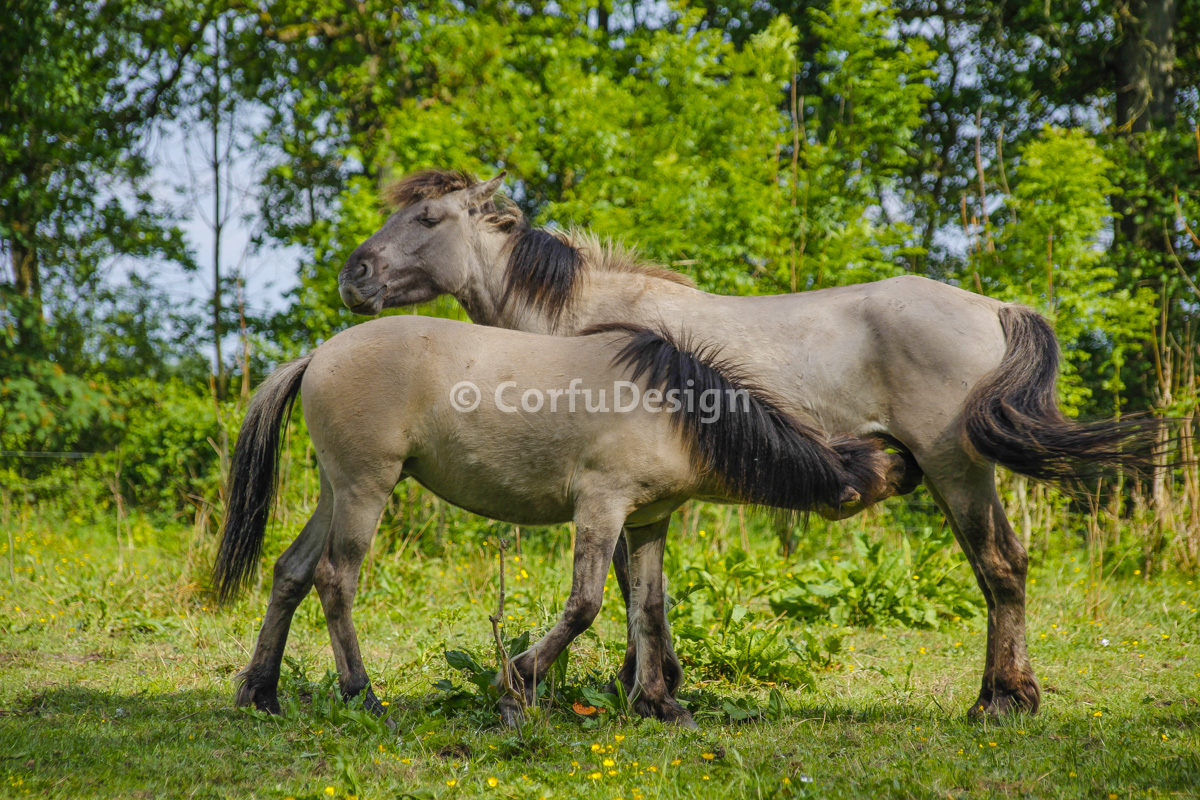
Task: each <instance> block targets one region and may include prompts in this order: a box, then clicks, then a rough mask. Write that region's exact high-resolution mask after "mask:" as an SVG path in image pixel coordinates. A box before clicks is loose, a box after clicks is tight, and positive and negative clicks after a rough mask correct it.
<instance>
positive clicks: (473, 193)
mask: <svg viewBox="0 0 1200 800" xmlns="http://www.w3.org/2000/svg"><path fill="white" fill-rule="evenodd" d="M507 174H508V170H504V171H502V172H501V173H500V174H499V175H497V176H496V177H494V178H492V179H491V180H490V181H484V182H483V183H477V184H475V185H474V186H468V187H467V188H466V189H463V203H464V204H465V205H466V207H467V208H474V207H475V206H479V205H483V204H484V203H486V202H487V201H489V200H491V199H492V195H494V194H495V193H496V192H498V191H499V190H500V185H501V184H502V183H504V176H505V175H507Z"/></svg>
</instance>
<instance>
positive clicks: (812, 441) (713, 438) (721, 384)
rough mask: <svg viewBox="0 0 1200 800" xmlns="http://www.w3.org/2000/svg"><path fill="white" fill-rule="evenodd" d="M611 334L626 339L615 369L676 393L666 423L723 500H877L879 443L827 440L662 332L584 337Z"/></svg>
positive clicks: (719, 363) (801, 507) (803, 503)
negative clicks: (689, 447) (679, 433)
mask: <svg viewBox="0 0 1200 800" xmlns="http://www.w3.org/2000/svg"><path fill="white" fill-rule="evenodd" d="M613 330H616V331H620V332H622V333H624V334H625V335H626V336H627V337H628V338H627V340H626V341H625V344H624V345H623V347H622V348H621V350H620V352H619V353H618V354H617V355H616V357H615V358H614V363H616V364H618V365H620V366H625V367H628V368H630V369H631V370H632V377H633V379H634V380H637V379H639V378H641V377H642V376H643V375H645V376H647V380H648V382H649V384H650V386H651V387H652V388H656V389H659V390H661V391H662V392H664V394H665V395H666V394H667V393H669V392H672V391H674V392H676V393H677V394H676V396H677V397H678V398H679V401H680V404H681V408H680V409H679V410H678V412H676V413H675V414H674V415H673V420H674V421H675V423H676V424H677V425H679V426H680V427H681V428H682V429H683V430H684V431H685V432H686V434H687V436H688V437H689V439H690V440H691V441H692V443H693V446H694V447H695V450H696V453H697V455H698V456H699V458H700V460H701V461H702V462H703V464H704V466H705V467H706V468H707V469H709V470H711V471H712V472H713V473H714V474H715V475H717V476H719V478H720V480H721V482H722V484H723V485H724V489H725V491H727V492H728V493H729V495H730V497H734V498H738V499H741V500H744V501H745V502H748V503H755V504H759V505H764V506H772V507H774V508H779V509H788V510H792V511H808V510H811V509H813V508H816V507H818V506H825V507H828V508H838V507H839V506H841V505H842V504H843V503H853V502H861V503H862V504H863V505H870V504H871V503H873V502H875V501H876V500H877V499H878V498H879V496H880V494H881V493H882V492H883V490H884V488H885V476H886V474H887V471H888V467H889V465H890V461H888V460H887V456H886V454H885V453H884V452H883V451H882V450H881V449H880V448H879V445H878V444H877V443H875V442H871V441H867V440H864V439H857V438H854V437H850V436H839V437H834V438H832V439H830V438H828V437H826V436H825V434H824V433H822V432H821V431H819V430H817V429H815V428H812V427H809V426H807V425H804V424H803V423H801V422H799V421H797V420H795V419H793V418H792V417H791V416H789V415H788V414H787V413H786V412H785V411H783V410H782V408H781V407H780V405H779V403H777V402H776V401H774V400H773V399H772V398H771V397H770V395H768V394H767V393H766V392H765V391H763V390H762V389H760V388H758V387H756V386H754V385H753V384H752V383H751V382H750V381H749V380H748V379H747V378H746V377H745V375H744V374H743V373H742V371H741V370H740V369H739V368H738V367H737V366H736V365H733V364H731V363H729V362H727V361H724V360H722V359H721V358H720V355H719V352H718V350H717V349H716V348H715V347H712V346H704V345H701V346H696V345H694V344H692V343H685V344H681V343H679V342H677V341H676V340H675V339H674V337H672V336H671V335H670V334H668V333H666V332H665V331H661V330H660V331H651V330H646V329H644V328H636V327H626V326H604V327H601V328H593V329H591V330H590V331H588V333H600V332H604V331H613ZM668 396H669V395H668Z"/></svg>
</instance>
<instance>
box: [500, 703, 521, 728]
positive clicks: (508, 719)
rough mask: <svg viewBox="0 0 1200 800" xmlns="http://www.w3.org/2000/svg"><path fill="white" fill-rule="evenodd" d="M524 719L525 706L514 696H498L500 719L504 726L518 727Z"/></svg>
mask: <svg viewBox="0 0 1200 800" xmlns="http://www.w3.org/2000/svg"><path fill="white" fill-rule="evenodd" d="M524 719H525V708H524V707H523V706H522V704H521V703H520V701H518V700H517V699H516V698H515V697H501V698H500V721H501V722H502V723H504V726H505V727H506V728H519V727H521V723H522V722H523V721H524Z"/></svg>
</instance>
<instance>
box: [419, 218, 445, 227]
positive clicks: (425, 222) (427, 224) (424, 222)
mask: <svg viewBox="0 0 1200 800" xmlns="http://www.w3.org/2000/svg"><path fill="white" fill-rule="evenodd" d="M417 222H419V223H421V224H422V225H424V226H425V227H426V228H432V227H433V226H434V225H437V224H438V223H439V222H441V220H440V219H435V218H434V217H418V218H417Z"/></svg>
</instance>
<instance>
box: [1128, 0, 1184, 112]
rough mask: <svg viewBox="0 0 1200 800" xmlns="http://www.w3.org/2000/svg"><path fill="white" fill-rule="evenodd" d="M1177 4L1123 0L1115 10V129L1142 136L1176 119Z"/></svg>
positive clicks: (1162, 0) (1173, 0) (1168, 0)
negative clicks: (1118, 34)
mask: <svg viewBox="0 0 1200 800" xmlns="http://www.w3.org/2000/svg"><path fill="white" fill-rule="evenodd" d="M1175 3H1176V0H1123V2H1121V3H1120V4H1119V5H1118V6H1117V24H1118V26H1119V27H1120V29H1121V32H1122V36H1121V48H1120V50H1119V51H1118V54H1117V62H1116V77H1117V86H1116V89H1117V118H1116V123H1117V129H1118V130H1120V131H1123V132H1128V133H1145V132H1146V131H1151V130H1157V129H1161V128H1162V127H1164V126H1167V125H1170V124H1171V123H1172V122H1174V119H1175V72H1174V68H1175V22H1176V8H1175Z"/></svg>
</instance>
